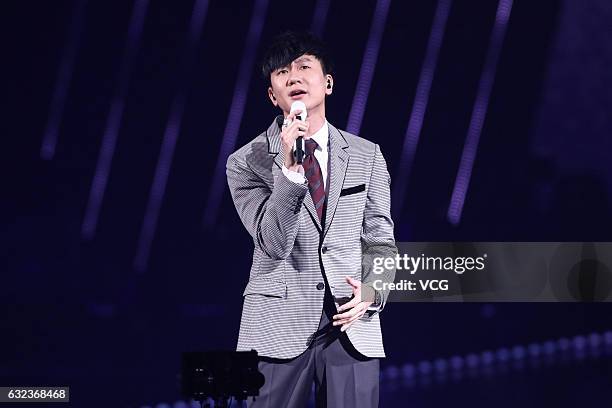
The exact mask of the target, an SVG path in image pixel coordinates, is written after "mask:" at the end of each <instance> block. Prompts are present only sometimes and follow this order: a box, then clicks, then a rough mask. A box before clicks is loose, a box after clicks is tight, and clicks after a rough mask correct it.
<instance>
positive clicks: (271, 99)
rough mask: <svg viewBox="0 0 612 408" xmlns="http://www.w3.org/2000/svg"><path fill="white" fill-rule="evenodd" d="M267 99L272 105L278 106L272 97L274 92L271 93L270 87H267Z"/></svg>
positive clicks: (274, 97)
mask: <svg viewBox="0 0 612 408" xmlns="http://www.w3.org/2000/svg"><path fill="white" fill-rule="evenodd" d="M268 98H270V101H272V105H274V106H278V102H277V101H276V96H274V92H273V91H272V87H271V86H269V87H268Z"/></svg>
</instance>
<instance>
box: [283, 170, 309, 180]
mask: <svg viewBox="0 0 612 408" xmlns="http://www.w3.org/2000/svg"><path fill="white" fill-rule="evenodd" d="M283 174H284V175H285V177H287V178H288V179H289V180H291V181H293V182H294V183H297V184H306V183H307V180H306V177H304V175H302V174H300V173H298V172H297V171H293V170H289V169H288V168H287V167H285V166H283Z"/></svg>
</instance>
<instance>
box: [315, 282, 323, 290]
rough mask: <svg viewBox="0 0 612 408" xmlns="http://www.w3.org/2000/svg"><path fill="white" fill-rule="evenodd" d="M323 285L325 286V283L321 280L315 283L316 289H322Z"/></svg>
mask: <svg viewBox="0 0 612 408" xmlns="http://www.w3.org/2000/svg"><path fill="white" fill-rule="evenodd" d="M324 287H325V284H324V283H323V282H319V283H317V289H319V290H323V288H324Z"/></svg>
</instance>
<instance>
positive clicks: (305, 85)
mask: <svg viewBox="0 0 612 408" xmlns="http://www.w3.org/2000/svg"><path fill="white" fill-rule="evenodd" d="M270 83H271V86H270V87H269V88H268V96H269V97H270V100H271V101H272V104H274V106H278V107H280V108H281V109H282V110H283V112H285V113H288V112H289V111H290V109H291V104H292V103H293V102H295V101H302V102H304V104H305V105H306V109H307V110H308V111H309V112H310V111H313V110H314V111H316V110H318V108H320V107H324V106H325V95H330V94H331V93H332V87H333V78H332V76H331V75H329V74H327V75H325V74H323V68H322V67H321V63H320V62H319V60H318V59H317V58H316V57H314V56H312V55H308V54H304V55H302V56H301V57H298V58H296V59H295V60H293V62H291V64H290V65H287V66H285V67H280V68H278V69H277V70H276V71H273V72H272V73H271V74H270ZM328 84H329V87H328ZM309 116H310V114H309Z"/></svg>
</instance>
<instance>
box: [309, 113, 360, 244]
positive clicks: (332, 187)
mask: <svg viewBox="0 0 612 408" xmlns="http://www.w3.org/2000/svg"><path fill="white" fill-rule="evenodd" d="M329 146H330V149H329V166H330V169H329V171H330V174H329V193H328V196H327V210H326V212H325V232H324V234H323V236H325V235H326V234H327V231H329V226H330V225H331V223H332V221H333V218H334V214H335V213H336V207H338V199H339V198H340V192H341V191H342V186H343V185H344V177H345V176H346V169H347V166H348V162H349V156H350V155H349V154H348V153H347V151H346V150H345V149H346V148H347V147H349V145H348V143H347V142H346V139H345V138H344V136H342V134H341V133H340V131H339V130H338V129H336V128H335V127H334V126H332V125H331V124H329ZM311 201H312V200H311Z"/></svg>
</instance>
